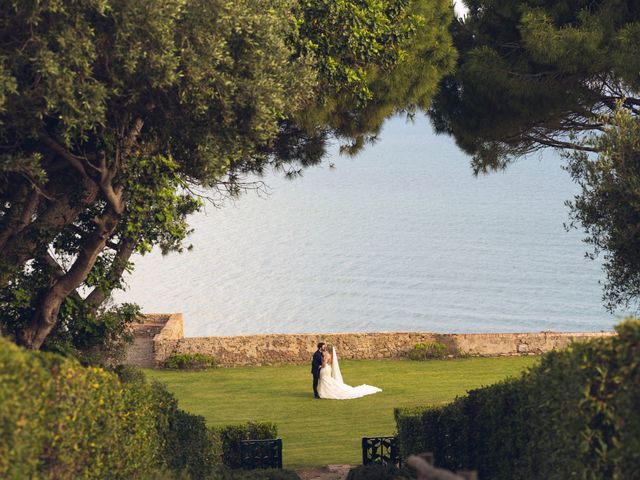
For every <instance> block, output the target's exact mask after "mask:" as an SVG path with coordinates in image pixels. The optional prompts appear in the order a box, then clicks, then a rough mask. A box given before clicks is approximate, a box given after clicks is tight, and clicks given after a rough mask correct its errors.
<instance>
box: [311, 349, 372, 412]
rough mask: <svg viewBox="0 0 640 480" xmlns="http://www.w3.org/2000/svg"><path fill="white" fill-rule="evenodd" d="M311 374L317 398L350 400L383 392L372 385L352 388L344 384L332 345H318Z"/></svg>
mask: <svg viewBox="0 0 640 480" xmlns="http://www.w3.org/2000/svg"><path fill="white" fill-rule="evenodd" d="M311 373H312V374H313V395H314V397H315V398H326V399H330V400H349V399H351V398H360V397H364V396H365V395H371V394H372V393H378V392H381V391H382V389H380V388H378V387H372V386H371V385H366V384H365V385H358V386H357V387H352V386H350V385H347V384H346V383H344V382H343V381H342V374H341V373H340V365H339V364H338V355H337V354H336V349H335V347H333V346H331V345H325V344H324V342H320V343H318V350H316V352H315V353H314V354H313V359H312V360H311Z"/></svg>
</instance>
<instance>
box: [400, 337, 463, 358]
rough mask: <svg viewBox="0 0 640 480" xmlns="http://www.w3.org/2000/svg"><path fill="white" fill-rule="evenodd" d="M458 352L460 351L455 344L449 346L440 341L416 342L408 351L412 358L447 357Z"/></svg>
mask: <svg viewBox="0 0 640 480" xmlns="http://www.w3.org/2000/svg"><path fill="white" fill-rule="evenodd" d="M458 354H459V352H458V350H457V348H455V347H454V346H448V345H445V344H444V343H441V342H438V341H435V342H426V343H416V344H415V345H414V346H413V348H412V349H411V350H409V352H407V356H408V357H409V358H410V359H411V360H431V359H436V358H447V356H449V355H454V356H457V355H458Z"/></svg>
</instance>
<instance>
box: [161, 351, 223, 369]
mask: <svg viewBox="0 0 640 480" xmlns="http://www.w3.org/2000/svg"><path fill="white" fill-rule="evenodd" d="M217 366H218V361H217V360H216V359H215V358H214V357H212V356H211V355H205V354H203V353H174V354H173V355H171V356H170V357H168V358H167V359H166V360H165V361H164V368H170V369H176V370H206V369H208V368H214V367H217Z"/></svg>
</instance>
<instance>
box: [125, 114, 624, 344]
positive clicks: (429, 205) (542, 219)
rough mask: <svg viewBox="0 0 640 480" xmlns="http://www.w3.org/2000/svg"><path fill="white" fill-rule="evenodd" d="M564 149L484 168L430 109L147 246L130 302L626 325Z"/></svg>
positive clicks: (207, 310) (317, 317)
mask: <svg viewBox="0 0 640 480" xmlns="http://www.w3.org/2000/svg"><path fill="white" fill-rule="evenodd" d="M564 163H565V161H564V159H563V158H562V157H561V156H560V155H559V153H557V152H556V151H553V150H547V151H544V152H542V153H539V154H535V155H530V156H528V157H525V158H521V159H519V160H518V161H517V162H515V163H514V164H513V165H511V166H510V167H509V168H508V169H507V170H506V171H502V172H497V173H491V174H489V175H483V176H478V177H476V176H474V175H473V172H472V169H471V167H470V158H469V157H468V156H467V155H465V153H464V152H462V151H461V150H460V149H459V148H458V147H457V146H456V144H455V142H454V140H453V139H452V138H451V137H448V136H445V135H436V134H435V133H434V132H433V130H432V128H431V126H430V123H429V121H428V119H427V118H426V117H424V116H418V117H416V118H414V119H413V121H409V120H408V119H407V118H405V117H403V116H397V117H394V118H392V119H390V120H388V121H387V122H386V123H385V125H384V128H383V130H382V132H381V133H380V135H379V136H378V140H377V142H376V143H374V144H373V145H370V146H367V147H366V148H365V149H364V150H363V151H362V152H360V153H359V154H358V155H357V156H355V157H349V156H344V155H340V153H339V142H337V141H334V142H333V143H332V145H331V146H330V148H329V149H328V153H327V157H326V159H325V161H324V162H323V163H322V165H320V166H317V167H311V168H308V169H306V170H304V171H303V174H302V176H301V177H298V178H295V179H293V180H290V179H287V178H285V177H284V175H283V174H282V173H281V172H268V173H266V174H265V175H264V176H263V177H260V178H253V179H251V180H256V181H261V182H264V184H265V185H266V186H265V189H266V190H264V189H263V190H261V191H258V192H255V191H252V192H249V193H246V194H245V195H242V196H241V197H240V198H238V199H237V200H234V201H226V202H224V203H223V205H222V206H217V207H216V206H212V205H207V207H206V208H205V209H204V210H203V211H202V212H200V213H198V214H196V215H194V216H193V217H192V218H191V219H190V224H191V226H192V227H193V228H194V232H193V234H192V235H191V236H190V237H189V239H188V243H191V244H192V245H193V249H192V250H191V251H185V252H184V253H181V254H178V253H172V254H169V255H167V256H162V255H161V253H160V252H159V251H156V250H154V251H153V252H152V253H150V254H147V255H145V256H138V257H136V258H134V263H135V271H134V272H133V273H132V274H131V275H128V276H127V278H126V280H127V283H128V289H127V290H126V291H124V292H120V293H118V294H117V295H116V298H115V299H116V301H118V302H135V303H138V304H139V305H140V306H141V307H142V308H143V311H145V312H147V313H153V312H182V313H183V314H184V319H185V334H186V335H187V336H205V335H246V334H258V333H333V332H380V331H431V332H442V333H446V332H452V333H457V332H460V333H461V332H531V331H601V330H611V329H612V328H613V326H614V325H615V324H616V323H618V322H619V321H620V320H621V318H622V317H623V316H624V313H620V312H618V313H616V314H611V313H609V312H607V311H606V310H605V308H604V307H603V302H602V286H601V285H600V282H601V281H603V280H604V278H605V277H604V273H603V271H602V265H601V263H600V262H599V261H597V260H596V261H593V260H589V259H587V258H585V253H586V252H587V251H589V248H588V245H586V244H585V243H584V242H583V238H584V233H583V232H582V231H580V230H570V231H567V230H566V229H565V224H566V223H568V222H569V220H570V219H569V210H568V208H567V206H566V205H565V201H567V200H571V199H572V198H573V196H574V195H575V194H576V193H577V191H578V190H577V186H576V185H575V184H574V183H573V182H572V180H571V178H570V177H569V174H568V173H567V172H566V171H564V170H563V169H562V166H563V165H564Z"/></svg>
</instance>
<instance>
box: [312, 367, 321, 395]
mask: <svg viewBox="0 0 640 480" xmlns="http://www.w3.org/2000/svg"><path fill="white" fill-rule="evenodd" d="M318 380H320V373H318V375H314V376H313V396H314V397H319V396H320V395H318Z"/></svg>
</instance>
